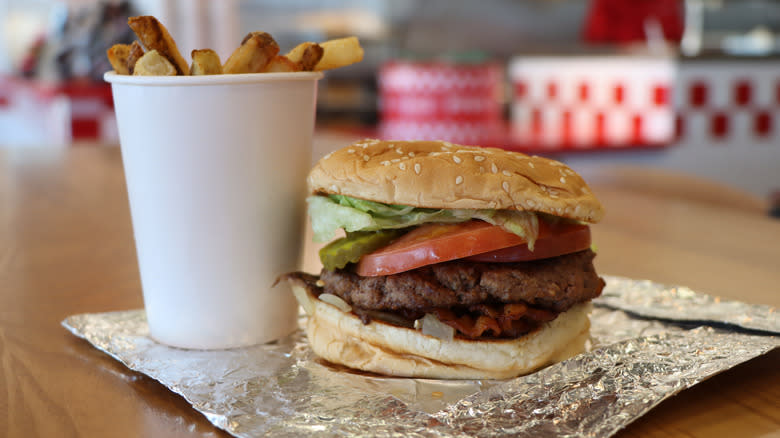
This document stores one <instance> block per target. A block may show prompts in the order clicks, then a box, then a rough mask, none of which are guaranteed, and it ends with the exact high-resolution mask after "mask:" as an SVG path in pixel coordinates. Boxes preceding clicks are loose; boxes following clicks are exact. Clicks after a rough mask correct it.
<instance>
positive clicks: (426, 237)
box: [357, 220, 590, 277]
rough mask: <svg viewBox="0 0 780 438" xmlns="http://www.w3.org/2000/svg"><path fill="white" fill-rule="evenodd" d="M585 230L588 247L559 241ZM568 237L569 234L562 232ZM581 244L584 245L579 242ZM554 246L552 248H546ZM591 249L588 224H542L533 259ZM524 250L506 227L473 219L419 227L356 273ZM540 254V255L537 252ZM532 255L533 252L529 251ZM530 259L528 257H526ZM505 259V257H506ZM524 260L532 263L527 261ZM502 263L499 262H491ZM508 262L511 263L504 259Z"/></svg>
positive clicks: (392, 270)
mask: <svg viewBox="0 0 780 438" xmlns="http://www.w3.org/2000/svg"><path fill="white" fill-rule="evenodd" d="M572 227H574V228H584V229H585V230H586V231H585V232H586V233H587V237H588V239H587V240H588V241H587V245H585V246H584V247H583V248H580V247H581V246H582V245H581V244H580V245H577V246H578V248H577V249H573V247H566V245H565V243H564V242H561V241H563V240H565V237H563V238H556V236H557V235H559V234H562V233H563V231H566V230H569V228H572ZM563 235H564V236H566V235H567V234H566V233H563ZM580 243H582V242H580ZM547 246H551V247H553V248H552V249H550V248H546V247H547ZM588 246H590V231H589V229H588V227H587V226H585V225H571V224H547V223H545V222H542V221H540V222H539V237H538V238H537V240H536V244H535V247H534V248H535V251H534V252H531V254H532V255H533V256H535V257H534V258H544V257H552V256H554V255H559V254H565V252H561V253H559V254H552V255H550V254H551V252H554V251H553V249H554V250H555V251H557V250H566V249H568V250H569V251H568V252H574V251H579V250H580V249H584V248H587V247H588ZM510 247H512V248H514V247H525V249H526V251H528V247H527V245H526V241H525V239H524V238H522V237H520V236H518V235H516V234H513V233H510V232H508V231H505V230H504V229H503V228H501V227H498V226H495V225H491V224H489V223H487V222H483V221H479V220H472V221H468V222H463V223H459V224H425V225H421V226H419V227H417V228H416V229H414V230H412V231H410V232H409V233H407V234H405V235H403V236H402V237H401V238H400V239H398V240H396V241H395V242H393V243H391V244H390V245H388V246H385V247H383V248H380V249H378V250H377V251H374V252H373V253H371V254H366V255H364V256H363V257H362V258H361V259H360V262H358V265H357V273H358V275H362V276H369V277H370V276H378V275H391V274H397V273H399V272H404V271H408V270H411V269H416V268H419V267H422V266H426V265H431V264H434V263H441V262H446V261H450V260H456V259H461V258H465V257H470V256H475V255H477V254H485V253H487V254H492V253H493V252H494V251H496V250H501V249H504V248H510ZM537 251H538V252H537ZM529 252H530V251H529ZM526 257H527V256H526ZM504 258H506V257H504ZM524 260H531V259H530V258H525V259H524ZM489 261H500V260H489ZM505 261H508V260H505Z"/></svg>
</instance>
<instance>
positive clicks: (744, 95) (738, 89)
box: [734, 80, 753, 106]
mask: <svg viewBox="0 0 780 438" xmlns="http://www.w3.org/2000/svg"><path fill="white" fill-rule="evenodd" d="M752 96H753V89H752V87H751V86H750V82H749V81H747V80H741V81H739V82H737V83H736V85H735V86H734V102H735V103H736V104H737V105H739V106H745V105H749V104H750V100H751V97H752Z"/></svg>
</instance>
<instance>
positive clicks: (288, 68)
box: [263, 55, 301, 73]
mask: <svg viewBox="0 0 780 438" xmlns="http://www.w3.org/2000/svg"><path fill="white" fill-rule="evenodd" d="M263 71H264V72H266V73H289V72H296V71H301V67H300V66H299V65H298V64H297V63H295V62H292V61H290V60H289V59H287V58H286V57H285V56H284V55H276V56H274V58H273V59H272V60H271V62H269V63H268V65H266V66H265V70H263Z"/></svg>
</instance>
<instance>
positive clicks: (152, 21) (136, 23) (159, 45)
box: [127, 15, 190, 75]
mask: <svg viewBox="0 0 780 438" xmlns="http://www.w3.org/2000/svg"><path fill="white" fill-rule="evenodd" d="M127 24H128V25H129V26H130V28H131V29H133V32H135V34H136V35H137V36H138V39H140V40H141V43H143V45H144V46H146V48H147V49H148V50H150V51H152V50H156V51H157V53H158V54H159V55H161V56H163V57H165V58H166V59H168V61H170V62H171V64H172V65H173V66H174V68H175V69H176V73H178V74H181V75H188V74H190V68H189V66H188V65H187V61H185V60H184V58H183V57H182V56H181V53H179V48H178V47H176V42H175V41H174V40H173V38H172V37H171V34H170V33H168V29H166V28H165V26H163V25H162V23H160V22H159V21H157V19H156V18H154V17H152V16H151V15H142V16H138V17H130V18H128V19H127Z"/></svg>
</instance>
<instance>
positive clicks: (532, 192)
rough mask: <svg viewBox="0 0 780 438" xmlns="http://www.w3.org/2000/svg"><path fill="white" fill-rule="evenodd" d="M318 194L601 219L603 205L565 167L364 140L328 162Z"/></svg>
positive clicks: (315, 187)
mask: <svg viewBox="0 0 780 438" xmlns="http://www.w3.org/2000/svg"><path fill="white" fill-rule="evenodd" d="M308 184H309V189H310V191H311V192H312V193H315V194H340V195H347V196H351V197H354V198H359V199H365V200H369V201H376V202H382V203H385V204H398V205H411V206H414V207H425V208H448V209H454V208H466V209H510V210H527V211H537V212H542V213H548V214H551V215H555V216H559V217H566V218H570V219H576V220H580V221H583V222H590V223H595V222H598V221H599V220H600V219H601V218H602V216H603V215H604V208H603V207H602V205H601V203H600V202H599V201H598V199H596V197H595V196H594V195H593V193H592V192H591V190H590V188H589V187H588V185H587V184H586V183H585V181H584V180H583V179H582V177H580V175H579V174H577V173H576V172H575V171H573V170H572V169H571V168H569V167H568V166H566V165H565V164H563V163H561V162H558V161H555V160H550V159H547V158H542V157H537V156H528V155H525V154H522V153H519V152H512V151H506V150H503V149H496V148H482V147H476V146H461V145H456V144H452V143H448V142H444V141H385V140H362V141H359V142H357V143H354V144H352V145H350V146H347V147H345V148H342V149H339V150H337V151H334V152H332V153H330V154H328V155H326V156H325V157H323V158H322V159H321V160H319V162H317V164H316V165H315V166H314V168H312V170H311V172H310V173H309V177H308Z"/></svg>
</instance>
